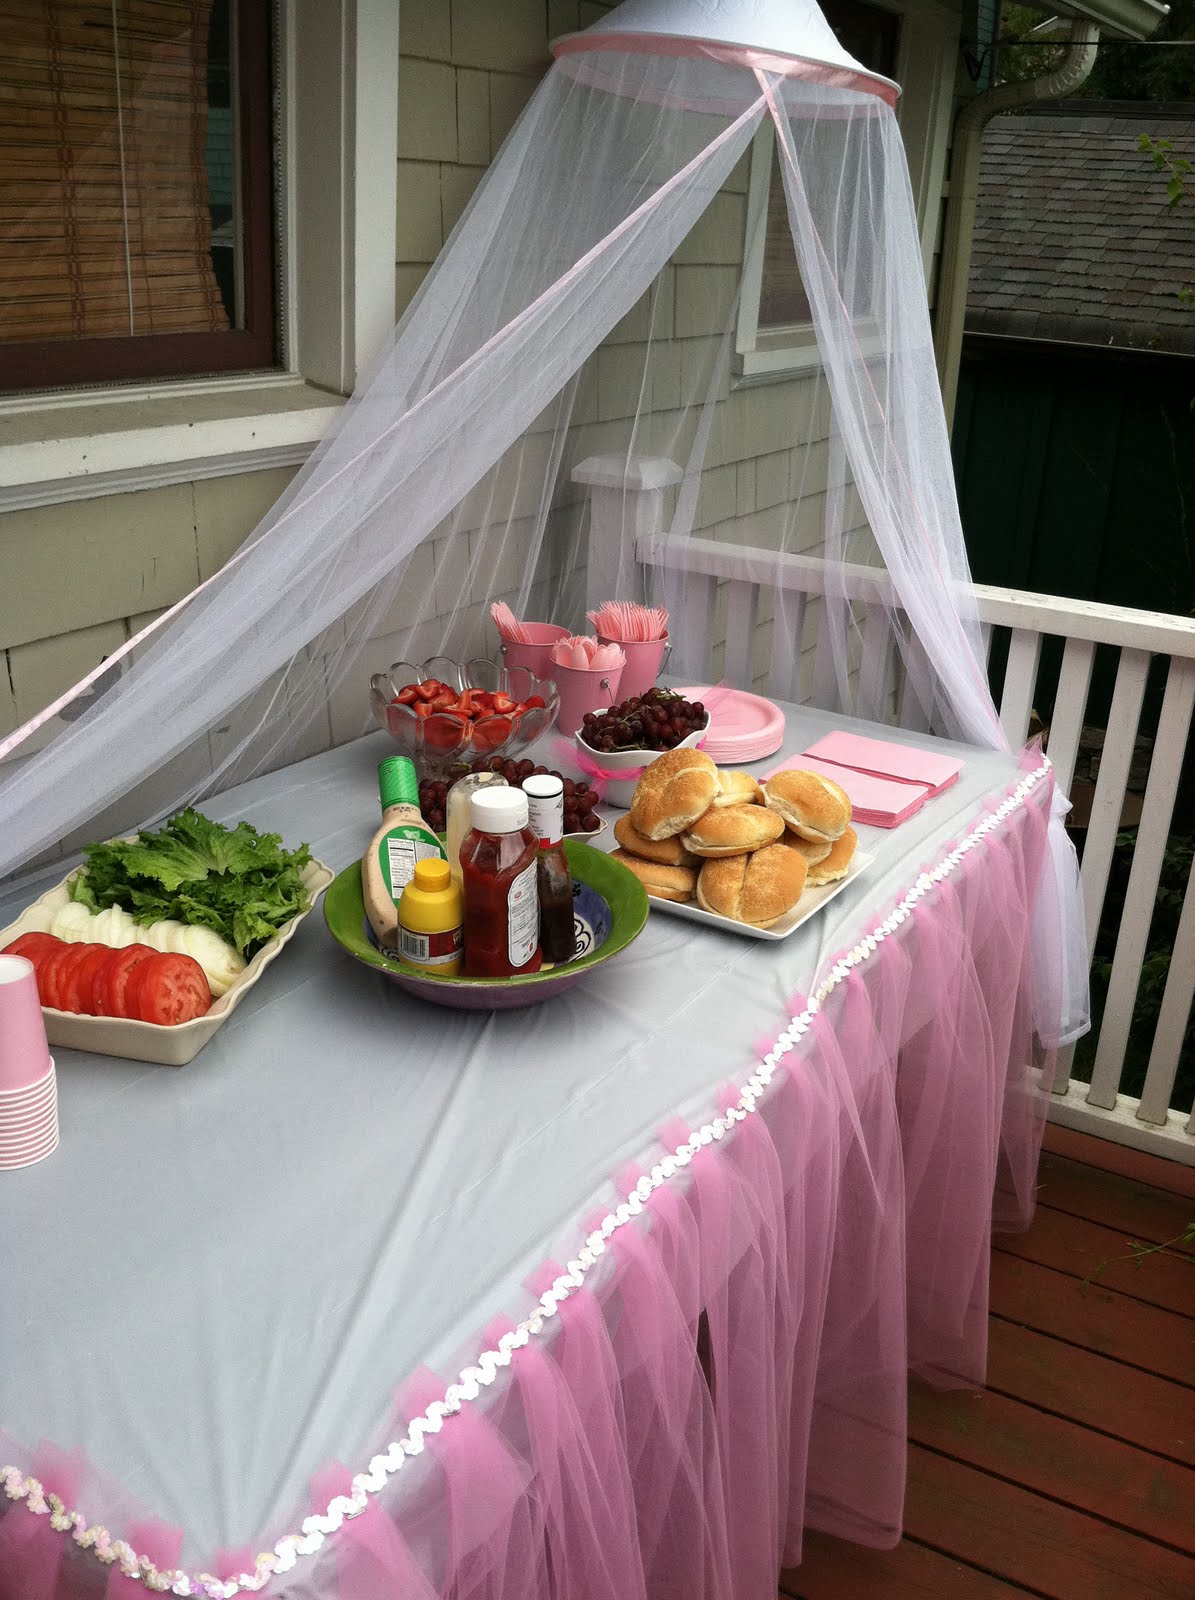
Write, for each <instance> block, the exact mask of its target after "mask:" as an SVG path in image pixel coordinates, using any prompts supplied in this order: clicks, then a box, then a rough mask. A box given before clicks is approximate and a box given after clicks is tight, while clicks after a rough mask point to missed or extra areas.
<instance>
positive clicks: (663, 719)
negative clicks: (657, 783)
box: [573, 686, 710, 811]
mask: <svg viewBox="0 0 1195 1600" xmlns="http://www.w3.org/2000/svg"><path fill="white" fill-rule="evenodd" d="M709 725H710V719H709V712H708V711H707V710H706V709H705V706H704V704H703V703H702V702H701V701H700V700H686V699H685V698H684V697H683V695H679V694H677V693H675V691H674V690H672V689H663V688H660V687H659V686H657V687H655V688H653V689H649V690H648V691H647V693H646V694H643V695H632V696H631V698H630V699H629V700H624V701H622V702H621V704H619V705H616V706H611V707H610V709H609V711H596V712H595V711H587V712H586V713H585V718H584V721H583V722H582V724H581V726H580V728H579V729H578V730H577V732H576V733H575V734H574V735H573V739H574V741H575V742H576V745H577V749H578V750H579V751H580V752H581V756H582V758H583V759H582V762H581V766H582V770H584V771H588V770H589V767H590V765H592V766H594V767H597V768H598V769H600V770H601V771H602V772H603V773H616V772H625V773H626V774H627V776H626V777H625V778H614V777H611V778H607V780H606V794H605V799H606V803H607V805H612V806H618V807H619V808H620V809H621V810H623V811H625V810H626V809H627V808H628V807H629V806H630V803H631V798H632V796H633V795H634V793H635V785H636V784H637V783H638V782H639V778H640V775H641V774H642V772H643V769H644V767H648V766H650V765H651V763H652V762H653V761H655V760H656V759H657V757H659V756H662V755H663V754H664V752H665V750H692V749H696V748H697V747H698V746H699V745H700V744H701V743H702V741H703V740H704V739H705V736H706V734H707V733H708V732H709Z"/></svg>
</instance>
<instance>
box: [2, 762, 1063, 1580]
mask: <svg viewBox="0 0 1195 1600" xmlns="http://www.w3.org/2000/svg"><path fill="white" fill-rule="evenodd" d="M1050 770H1051V768H1050V761H1049V759H1048V758H1046V757H1043V760H1042V765H1041V766H1040V767H1038V768H1037V769H1036V770H1035V771H1034V772H1030V773H1028V774H1027V775H1026V776H1025V777H1024V778H1022V779H1021V781H1020V782H1019V783H1018V784H1017V785H1016V787H1015V788H1014V789H1013V790H1012V791H1011V792H1010V793H1009V794H1008V795H1007V796H1006V798H1005V799H1004V800H1002V801H1001V803H1000V804H999V805H998V806H997V807H996V809H995V810H994V811H993V812H991V813H990V814H989V815H988V816H986V817H985V818H984V819H983V821H982V822H980V823H977V824H976V826H975V827H974V828H973V829H972V830H971V832H970V833H969V834H968V835H967V836H966V838H965V839H962V840H960V842H959V843H958V844H957V845H955V847H954V849H953V850H951V851H950V852H949V854H947V855H946V856H944V857H943V858H942V860H941V861H940V862H939V863H938V865H937V866H936V867H935V868H934V869H933V871H932V872H923V873H921V874H920V876H919V877H918V878H917V879H916V881H915V882H914V883H913V884H912V885H911V887H910V888H909V889H908V890H907V892H906V893H905V895H904V897H903V899H901V901H900V902H899V904H897V905H896V906H895V907H894V908H893V910H892V911H891V912H890V913H889V915H888V916H887V917H885V919H884V920H883V922H881V923H878V924H877V925H876V927H875V928H873V929H872V931H871V932H870V933H869V934H867V935H866V936H865V937H864V938H862V939H860V941H859V943H858V944H857V945H855V946H854V948H853V949H851V950H848V951H847V952H846V953H845V954H844V955H842V956H840V957H839V959H838V960H837V961H836V962H835V964H834V966H833V967H832V968H831V969H830V972H829V975H828V976H827V977H826V978H825V980H824V981H823V982H822V983H820V984H819V985H818V987H817V989H816V990H815V991H814V993H813V995H812V997H811V998H810V1000H809V1002H808V1004H807V1005H806V1007H805V1010H804V1011H802V1012H801V1014H800V1015H799V1016H796V1017H793V1019H792V1020H791V1021H790V1023H789V1025H788V1027H787V1028H785V1030H784V1032H783V1033H782V1034H781V1035H780V1036H779V1038H778V1039H777V1040H776V1042H775V1044H774V1045H773V1046H772V1048H771V1050H769V1052H768V1054H767V1055H766V1056H765V1057H764V1059H763V1062H762V1064H761V1065H760V1066H759V1067H758V1068H757V1069H756V1071H755V1072H754V1073H752V1075H751V1077H750V1078H748V1080H747V1082H746V1083H745V1084H744V1085H743V1089H742V1092H741V1093H740V1095H739V1098H738V1100H737V1101H736V1102H735V1103H734V1104H733V1105H731V1106H730V1107H729V1108H728V1109H727V1110H726V1111H724V1112H723V1114H722V1115H721V1116H720V1117H715V1118H713V1120H712V1121H710V1122H707V1123H706V1124H705V1125H704V1126H703V1127H701V1128H699V1129H698V1130H697V1131H696V1132H695V1133H693V1134H690V1136H689V1138H688V1139H687V1140H686V1141H685V1143H684V1144H681V1145H678V1146H677V1148H676V1149H675V1150H673V1151H672V1152H671V1153H670V1154H668V1155H665V1156H663V1157H662V1158H661V1159H660V1161H658V1162H657V1163H656V1164H655V1166H653V1167H652V1169H651V1171H650V1173H645V1174H644V1176H643V1177H642V1178H640V1179H639V1181H638V1183H637V1184H636V1185H635V1187H634V1188H633V1189H632V1190H631V1192H630V1193H629V1194H628V1195H627V1197H626V1199H625V1200H623V1201H621V1202H620V1203H619V1204H618V1205H617V1206H615V1208H614V1210H613V1211H612V1212H610V1213H609V1215H608V1216H606V1217H604V1218H603V1220H602V1223H601V1226H600V1227H599V1228H595V1229H594V1231H593V1232H592V1233H591V1234H590V1235H589V1237H588V1238H587V1239H586V1240H585V1243H584V1244H583V1245H582V1247H581V1249H580V1250H578V1252H577V1255H576V1258H575V1259H574V1260H572V1261H570V1262H569V1263H568V1266H567V1269H566V1271H564V1272H562V1273H561V1274H560V1276H559V1277H558V1278H556V1279H555V1281H554V1282H553V1284H552V1286H551V1288H550V1289H548V1290H546V1291H545V1292H544V1293H543V1294H542V1295H540V1297H539V1301H538V1303H537V1305H536V1308H535V1310H534V1311H532V1313H531V1314H530V1316H528V1317H526V1318H524V1320H523V1321H522V1322H520V1323H519V1325H518V1327H517V1328H515V1329H513V1330H512V1331H511V1332H510V1333H504V1334H503V1335H502V1337H501V1338H500V1339H499V1340H498V1346H497V1349H495V1350H485V1351H483V1352H482V1354H481V1355H480V1356H478V1358H477V1365H476V1366H473V1367H466V1368H465V1370H464V1371H463V1372H462V1373H461V1375H460V1377H459V1378H458V1380H457V1381H456V1382H455V1383H452V1384H449V1386H448V1388H447V1389H446V1391H445V1394H444V1398H443V1399H442V1400H433V1401H432V1403H431V1404H430V1405H429V1406H428V1408H427V1410H426V1411H425V1412H424V1413H423V1415H422V1416H420V1417H415V1418H414V1420H413V1421H412V1422H411V1423H410V1424H409V1425H408V1427H407V1432H406V1436H405V1438H402V1439H399V1440H397V1441H396V1442H394V1443H393V1444H390V1445H388V1446H387V1447H386V1449H385V1451H384V1452H383V1453H382V1454H381V1455H377V1456H374V1458H373V1460H372V1461H371V1462H370V1463H369V1467H368V1469H367V1470H366V1471H365V1472H359V1473H357V1475H356V1476H355V1477H354V1478H353V1480H352V1493H351V1494H349V1495H343V1494H341V1495H336V1496H335V1498H334V1499H333V1500H332V1501H331V1502H330V1503H329V1505H328V1507H327V1509H326V1510H325V1511H323V1512H317V1513H316V1514H315V1515H313V1516H310V1517H307V1518H305V1519H304V1521H303V1524H302V1531H301V1532H299V1533H288V1534H286V1535H285V1537H283V1538H281V1539H279V1541H278V1543H277V1544H276V1545H275V1546H274V1548H273V1549H272V1550H267V1551H264V1552H263V1553H262V1554H261V1555H259V1556H258V1557H257V1559H256V1561H255V1562H254V1563H253V1571H252V1572H242V1573H240V1574H238V1576H237V1577H235V1578H217V1577H215V1576H214V1575H213V1574H212V1573H210V1572H182V1571H180V1570H178V1569H177V1568H173V1567H171V1568H158V1567H157V1566H155V1565H154V1563H153V1562H152V1561H151V1560H150V1559H149V1557H148V1556H139V1555H137V1554H136V1552H135V1551H134V1550H132V1549H130V1547H129V1546H128V1545H127V1544H126V1543H125V1542H124V1540H123V1539H113V1537H112V1535H111V1534H110V1533H109V1532H108V1530H107V1528H104V1527H101V1526H100V1525H99V1524H95V1525H94V1526H92V1527H88V1526H87V1520H86V1518H85V1517H84V1516H83V1514H82V1513H81V1512H79V1511H68V1510H67V1509H66V1507H65V1506H64V1505H63V1503H62V1501H61V1500H60V1499H59V1498H58V1496H57V1495H55V1494H48V1493H47V1492H46V1490H45V1489H44V1487H43V1486H42V1484H40V1483H39V1482H38V1480H37V1479H36V1478H32V1477H27V1476H26V1475H25V1474H23V1473H22V1472H21V1471H20V1470H19V1469H18V1468H16V1467H4V1468H0V1481H2V1482H3V1485H4V1492H5V1494H6V1495H7V1496H8V1498H9V1499H10V1500H21V1501H23V1502H24V1505H25V1509H26V1511H28V1512H29V1513H31V1514H32V1515H33V1516H43V1517H44V1516H48V1517H49V1519H50V1526H51V1527H52V1528H54V1529H56V1530H57V1531H58V1532H59V1533H69V1534H70V1536H71V1537H72V1539H73V1540H74V1542H75V1543H76V1544H77V1545H78V1546H79V1547H80V1548H81V1549H83V1550H91V1551H92V1552H93V1553H94V1555H95V1557H96V1559H97V1560H98V1561H102V1562H103V1563H104V1564H105V1565H107V1566H115V1565H118V1566H119V1568H120V1570H121V1572H123V1573H124V1574H125V1576H126V1577H128V1578H135V1579H137V1580H138V1581H139V1582H140V1583H143V1584H144V1585H145V1587H146V1588H147V1589H149V1590H151V1591H152V1592H154V1593H158V1594H177V1595H188V1596H201V1597H203V1600H234V1596H236V1595H238V1594H244V1593H253V1592H256V1591H257V1590H260V1589H264V1588H265V1586H266V1584H267V1583H269V1581H270V1580H271V1578H273V1577H276V1576H278V1575H280V1574H282V1573H286V1572H290V1571H291V1570H292V1569H293V1568H294V1566H295V1565H296V1563H297V1562H298V1561H299V1559H300V1558H301V1557H304V1556H313V1555H315V1554H316V1552H317V1551H318V1550H319V1549H320V1548H321V1546H322V1545H323V1543H324V1540H325V1539H326V1538H327V1537H328V1535H329V1534H333V1533H335V1532H336V1530H337V1529H338V1528H339V1527H340V1526H341V1524H342V1523H343V1522H345V1521H346V1520H348V1519H350V1518H352V1517H359V1516H360V1515H361V1513H362V1512H363V1511H365V1510H367V1509H368V1506H369V1501H370V1497H371V1496H373V1495H376V1494H379V1493H380V1492H381V1490H382V1489H383V1488H384V1487H385V1484H386V1481H387V1479H388V1478H390V1477H391V1476H392V1475H393V1474H394V1473H396V1472H397V1471H398V1470H399V1469H400V1467H401V1466H402V1464H403V1462H404V1461H405V1460H406V1459H407V1457H408V1456H418V1455H422V1453H423V1441H424V1439H425V1437H426V1436H427V1435H428V1434H429V1433H432V1434H435V1433H439V1431H440V1429H441V1428H442V1427H443V1426H444V1422H445V1419H446V1418H448V1417H452V1416H455V1415H456V1414H457V1413H458V1412H459V1411H460V1409H461V1407H462V1406H463V1405H464V1404H465V1403H466V1402H470V1401H473V1400H476V1399H477V1397H478V1395H479V1394H480V1393H481V1390H482V1388H483V1387H484V1386H487V1385H489V1384H491V1383H493V1381H494V1379H495V1378H496V1377H497V1375H498V1372H499V1371H500V1369H501V1368H503V1367H508V1366H509V1365H510V1362H511V1357H512V1356H513V1355H514V1352H515V1351H516V1350H521V1349H522V1348H523V1346H524V1345H526V1344H528V1343H529V1342H530V1341H531V1339H533V1338H538V1336H539V1335H540V1334H541V1333H542V1332H543V1331H544V1329H545V1328H546V1327H547V1326H548V1324H549V1322H550V1320H551V1318H553V1317H554V1316H555V1315H556V1313H557V1311H558V1310H559V1309H560V1307H561V1305H563V1303H564V1302H565V1301H566V1300H567V1299H568V1297H569V1295H571V1294H572V1293H573V1292H574V1290H576V1289H579V1288H580V1287H581V1286H582V1284H583V1283H584V1281H585V1278H586V1276H587V1274H588V1273H589V1271H590V1269H591V1268H592V1267H593V1266H594V1265H595V1263H596V1262H597V1261H599V1260H600V1259H601V1257H602V1255H603V1254H604V1253H605V1250H606V1245H607V1242H608V1241H609V1240H610V1239H611V1238H613V1236H614V1235H615V1234H616V1233H617V1232H618V1230H619V1229H620V1228H623V1227H625V1226H626V1225H627V1223H628V1222H630V1221H631V1219H632V1218H633V1217H637V1216H638V1215H639V1213H640V1212H641V1211H642V1210H643V1208H644V1206H645V1205H646V1203H647V1202H648V1201H649V1200H650V1199H651V1196H652V1194H653V1193H654V1192H655V1191H656V1190H657V1189H659V1188H662V1187H663V1185H664V1184H666V1183H669V1182H671V1180H672V1179H673V1178H674V1177H675V1176H676V1174H677V1173H678V1172H680V1171H682V1170H683V1169H684V1168H685V1167H687V1166H688V1164H689V1162H690V1161H691V1160H692V1159H693V1157H694V1156H695V1155H696V1154H697V1152H698V1151H699V1150H700V1149H702V1148H703V1147H704V1146H706V1145H709V1144H713V1143H714V1142H715V1141H717V1140H719V1139H722V1138H724V1137H725V1136H726V1134H727V1133H729V1131H730V1130H731V1128H732V1127H733V1126H734V1124H735V1123H736V1122H742V1121H744V1120H745V1118H747V1117H748V1116H750V1115H751V1114H752V1113H753V1112H754V1111H755V1110H756V1107H757V1104H758V1102H759V1100H760V1099H761V1098H762V1095H763V1091H764V1090H765V1089H766V1088H767V1086H768V1084H769V1083H770V1082H771V1081H772V1077H773V1075H774V1074H775V1071H776V1068H777V1067H778V1066H779V1064H780V1061H781V1060H782V1058H783V1057H784V1056H786V1055H787V1054H788V1053H789V1052H790V1051H791V1050H792V1049H793V1048H794V1047H795V1046H796V1044H797V1041H798V1040H799V1039H801V1038H802V1037H803V1036H804V1035H805V1034H806V1033H808V1031H809V1028H810V1025H811V1023H812V1022H813V1018H814V1015H815V1013H816V1012H818V1011H820V1010H821V1008H822V1007H823V1006H824V1005H825V1003H826V1001H827V999H828V998H829V997H830V995H831V994H832V993H833V992H834V990H835V989H836V988H837V987H838V985H839V984H840V983H842V982H843V980H844V979H845V978H847V977H849V975H850V973H851V971H852V969H853V968H854V967H857V966H859V965H860V964H861V963H862V962H864V961H866V960H868V958H869V957H870V956H872V955H874V954H875V952H876V950H877V949H878V947H879V945H880V943H881V942H882V941H883V940H884V939H886V938H887V937H888V935H889V934H892V933H895V931H896V929H897V928H898V927H900V925H901V923H903V922H905V921H907V919H908V918H909V917H910V916H911V915H912V913H913V910H914V908H915V907H916V905H917V903H918V901H920V900H922V899H924V897H925V896H926V895H927V894H929V893H930V891H931V890H932V889H933V888H934V887H935V886H936V885H937V884H939V883H941V882H942V881H943V880H944V879H946V878H948V877H949V876H950V875H951V873H952V872H954V870H955V869H956V868H957V867H958V866H959V865H960V863H961V862H962V860H963V858H964V857H965V856H966V855H967V854H968V852H969V851H971V850H973V849H974V848H975V847H976V845H978V844H980V843H982V841H983V840H984V838H985V837H986V836H987V835H988V834H989V833H991V832H992V831H993V829H995V828H998V827H999V826H1000V825H1001V823H1003V822H1004V821H1005V820H1006V818H1008V817H1009V816H1011V815H1012V813H1013V812H1014V811H1015V810H1017V808H1018V807H1019V806H1021V805H1023V804H1024V802H1025V799H1026V798H1027V796H1028V795H1029V794H1030V793H1031V791H1032V790H1033V789H1035V788H1036V787H1037V785H1038V784H1039V783H1040V782H1041V781H1042V779H1043V778H1046V777H1048V775H1049V773H1050Z"/></svg>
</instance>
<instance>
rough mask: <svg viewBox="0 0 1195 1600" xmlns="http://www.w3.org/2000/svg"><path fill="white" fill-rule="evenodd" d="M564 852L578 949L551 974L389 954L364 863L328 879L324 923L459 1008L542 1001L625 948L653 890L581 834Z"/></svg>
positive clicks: (375, 961)
mask: <svg viewBox="0 0 1195 1600" xmlns="http://www.w3.org/2000/svg"><path fill="white" fill-rule="evenodd" d="M564 850H565V854H566V855H567V856H568V864H569V866H570V868H571V869H572V874H573V919H574V923H575V925H576V930H577V954H576V955H575V956H574V957H573V959H572V960H571V961H568V962H566V963H565V964H564V965H563V966H560V967H553V968H552V969H551V970H550V971H549V972H532V973H528V974H527V976H526V977H519V978H436V977H432V976H431V975H430V974H428V973H426V972H420V971H419V970H418V969H417V968H415V967H408V966H406V965H405V964H404V963H403V962H401V961H398V960H396V959H395V958H394V957H393V956H388V955H385V954H383V952H382V951H381V950H380V949H379V948H378V945H377V941H376V940H375V939H374V936H373V930H372V929H371V928H370V926H369V922H368V920H367V918H366V916H365V902H364V901H363V900H362V898H361V866H360V863H359V862H354V863H353V865H352V866H351V867H346V868H345V870H344V871H343V872H342V873H340V875H339V876H338V877H337V878H336V879H334V880H333V882H332V883H331V884H330V885H329V887H328V890H327V893H326V894H325V895H324V921H325V922H326V923H327V924H328V931H329V932H330V933H331V935H332V937H333V938H334V939H335V940H336V942H337V944H340V945H343V947H344V948H345V949H346V950H347V951H348V953H349V955H351V956H353V957H354V958H355V959H356V960H357V961H360V962H361V963H362V964H363V965H364V966H367V967H372V968H373V969H374V971H375V972H380V973H382V974H383V975H384V976H385V977H387V978H389V979H390V981H391V983H396V984H398V986H399V988H400V989H406V990H407V991H408V992H409V993H411V994H414V995H418V996H419V998H420V999H421V1000H430V1001H431V1002H432V1004H433V1005H437V1006H450V1007H452V1008H453V1009H454V1010H459V1011H510V1010H513V1009H514V1008H515V1007H517V1006H534V1005H538V1004H539V1003H540V1001H542V1000H547V999H550V998H551V996H552V995H554V994H560V993H562V992H563V991H564V990H565V989H571V988H572V986H573V984H575V983H580V981H581V979H582V978H584V976H585V974H586V973H587V972H589V971H591V970H592V969H593V968H594V967H596V966H600V965H601V963H602V962H603V961H609V959H610V957H611V956H616V955H617V954H618V953H619V951H620V950H625V949H626V947H627V946H628V945H629V944H630V943H631V941H632V940H633V939H637V938H638V937H639V935H640V934H641V933H642V932H643V927H644V924H645V923H646V921H647V891H646V890H645V889H644V887H643V885H642V884H641V883H640V882H639V879H638V878H637V877H636V876H635V874H634V873H633V872H628V871H627V869H626V867H624V866H623V865H622V863H621V862H620V861H614V860H612V859H611V857H610V856H608V855H606V853H605V852H604V851H602V850H595V849H594V848H593V847H592V846H591V845H587V844H582V843H581V841H580V840H579V839H566V840H565V841H564Z"/></svg>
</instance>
